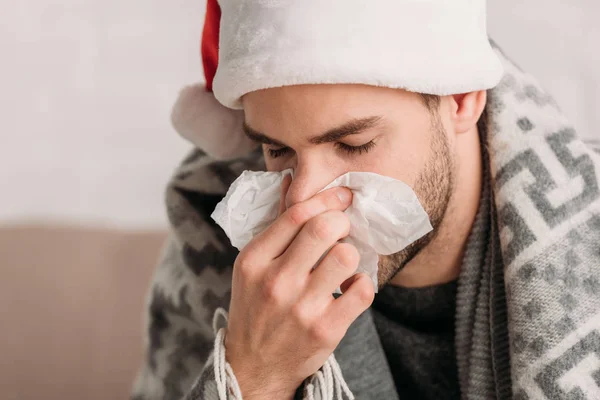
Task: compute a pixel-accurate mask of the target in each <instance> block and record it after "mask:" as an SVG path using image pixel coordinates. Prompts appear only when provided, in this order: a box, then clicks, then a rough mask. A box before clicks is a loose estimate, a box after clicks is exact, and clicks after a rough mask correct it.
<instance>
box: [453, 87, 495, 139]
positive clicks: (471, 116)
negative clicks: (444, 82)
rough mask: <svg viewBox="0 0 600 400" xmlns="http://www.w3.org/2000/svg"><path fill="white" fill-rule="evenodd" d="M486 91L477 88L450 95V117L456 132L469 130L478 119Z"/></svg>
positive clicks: (483, 106) (485, 98) (483, 104)
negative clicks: (474, 90) (476, 89)
mask: <svg viewBox="0 0 600 400" xmlns="http://www.w3.org/2000/svg"><path fill="white" fill-rule="evenodd" d="M486 101H487V92H486V91H485V90H479V91H477V92H469V93H463V94H455V95H452V96H450V103H451V109H450V118H451V121H452V124H453V125H454V131H455V132H456V133H458V134H460V133H465V132H468V131H469V130H471V128H473V127H474V126H475V125H476V124H477V121H479V118H480V117H481V113H483V109H484V108H485V103H486Z"/></svg>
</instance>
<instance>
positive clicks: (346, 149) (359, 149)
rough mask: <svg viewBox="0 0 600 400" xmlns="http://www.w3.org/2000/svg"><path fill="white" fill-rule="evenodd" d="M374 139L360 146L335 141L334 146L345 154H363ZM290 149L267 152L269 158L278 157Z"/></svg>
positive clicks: (373, 142)
mask: <svg viewBox="0 0 600 400" xmlns="http://www.w3.org/2000/svg"><path fill="white" fill-rule="evenodd" d="M375 144H376V143H375V140H371V141H370V142H367V143H365V144H361V145H360V146H350V145H349V144H346V143H341V142H339V143H336V144H335V147H336V148H337V149H338V150H339V151H341V152H343V153H345V154H347V155H361V154H365V153H368V152H369V151H370V150H372V149H373V148H374V147H375ZM290 151H292V149H290V148H289V147H280V148H278V149H268V152H269V157H271V158H278V157H283V156H285V155H286V154H288V153H289V152H290Z"/></svg>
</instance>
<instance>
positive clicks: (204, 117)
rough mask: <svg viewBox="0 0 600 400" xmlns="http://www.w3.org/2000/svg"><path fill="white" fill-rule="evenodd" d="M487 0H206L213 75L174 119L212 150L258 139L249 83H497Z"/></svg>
mask: <svg viewBox="0 0 600 400" xmlns="http://www.w3.org/2000/svg"><path fill="white" fill-rule="evenodd" d="M485 1H486V0H452V1H448V0H371V1H368V2H367V1H364V0H327V1H323V0H301V1H300V0H268V1H266V0H246V1H239V0H221V1H220V6H219V3H217V0H208V3H207V10H206V17H205V24H204V31H203V35H202V45H201V53H202V61H203V65H204V74H205V78H206V84H205V86H204V85H195V86H191V87H187V88H185V89H184V90H183V91H182V92H181V94H180V96H179V99H178V101H177V103H176V104H175V107H174V109H173V115H172V120H173V125H174V126H175V128H176V130H177V131H178V132H179V133H180V134H181V135H182V136H184V137H185V138H187V139H188V140H190V141H192V142H193V143H194V144H195V145H196V146H197V147H199V148H202V149H203V150H205V151H206V152H207V153H208V154H210V155H212V156H214V157H216V158H219V159H224V158H235V157H238V156H241V155H244V154H246V153H247V152H249V151H250V150H252V149H253V148H255V147H256V144H255V143H253V142H252V141H250V140H249V139H248V138H247V137H246V136H245V135H244V132H243V130H242V124H243V117H244V116H243V111H242V103H241V98H242V96H243V95H245V94H246V93H249V92H252V91H256V90H260V89H267V88H273V87H281V86H289V85H301V84H342V83H353V84H365V85H373V86H383V87H390V88H401V89H404V90H408V91H412V92H417V93H423V94H431V95H440V96H443V95H449V94H458V93H467V92H471V91H476V90H485V89H490V88H492V87H494V86H495V85H496V84H497V83H498V82H499V81H500V78H501V77H502V74H503V71H502V66H501V64H500V61H499V60H498V58H497V56H496V54H495V53H494V51H493V50H492V48H491V46H490V43H489V41H488V37H487V27H486V3H485Z"/></svg>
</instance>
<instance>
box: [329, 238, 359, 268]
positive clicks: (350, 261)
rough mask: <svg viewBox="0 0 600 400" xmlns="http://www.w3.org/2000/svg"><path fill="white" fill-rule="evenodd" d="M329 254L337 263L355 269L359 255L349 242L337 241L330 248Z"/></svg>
mask: <svg viewBox="0 0 600 400" xmlns="http://www.w3.org/2000/svg"><path fill="white" fill-rule="evenodd" d="M331 255H332V256H333V257H334V258H335V260H336V261H337V263H338V264H339V265H340V266H342V267H344V268H347V269H349V270H350V269H351V270H353V271H354V270H356V268H357V267H358V262H359V260H360V255H359V254H358V250H356V247H354V246H353V245H351V244H350V243H339V244H336V245H335V246H334V247H333V248H332V249H331Z"/></svg>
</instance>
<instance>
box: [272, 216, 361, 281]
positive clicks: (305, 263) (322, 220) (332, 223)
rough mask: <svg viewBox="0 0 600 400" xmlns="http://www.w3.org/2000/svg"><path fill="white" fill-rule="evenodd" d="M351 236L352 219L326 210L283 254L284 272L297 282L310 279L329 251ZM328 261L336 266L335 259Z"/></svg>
mask: <svg viewBox="0 0 600 400" xmlns="http://www.w3.org/2000/svg"><path fill="white" fill-rule="evenodd" d="M349 233H350V220H349V219H348V217H347V216H346V215H345V214H344V213H343V212H342V211H338V210H336V211H326V212H324V213H322V214H319V215H317V216H316V217H313V218H311V219H310V220H309V221H308V222H307V223H306V224H304V226H303V227H302V229H301V230H300V233H298V235H296V238H295V239H294V240H293V242H292V243H291V244H290V246H289V247H288V248H287V250H285V252H284V253H283V254H282V255H281V257H280V260H281V262H282V265H283V268H284V269H285V270H287V271H284V272H285V273H288V274H291V275H296V276H297V278H295V279H301V276H307V274H308V273H309V272H310V270H311V269H312V268H313V267H314V266H315V265H316V264H317V263H318V262H319V260H320V259H321V257H323V255H324V254H325V253H326V252H327V250H329V249H330V248H331V247H332V246H333V245H334V244H336V243H337V242H338V240H340V239H343V238H344V237H346V236H348V234H349ZM336 253H339V252H337V251H336ZM340 257H342V255H340ZM329 262H330V264H333V263H335V259H334V256H331V257H330V258H329ZM348 276H350V275H348Z"/></svg>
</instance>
